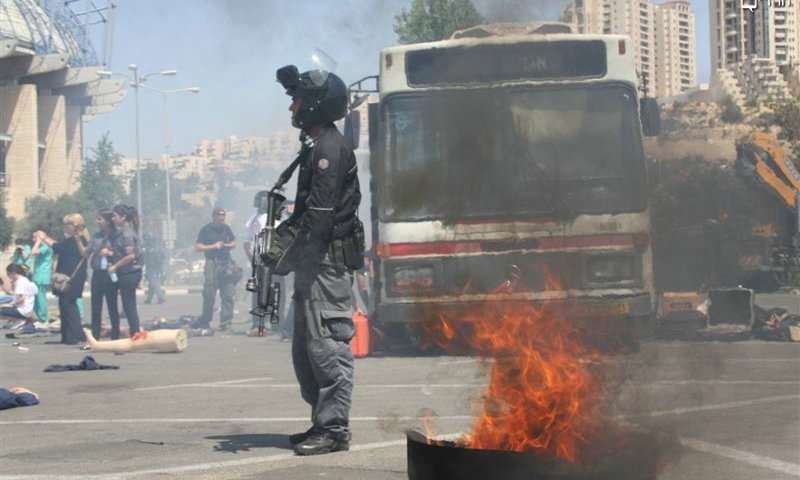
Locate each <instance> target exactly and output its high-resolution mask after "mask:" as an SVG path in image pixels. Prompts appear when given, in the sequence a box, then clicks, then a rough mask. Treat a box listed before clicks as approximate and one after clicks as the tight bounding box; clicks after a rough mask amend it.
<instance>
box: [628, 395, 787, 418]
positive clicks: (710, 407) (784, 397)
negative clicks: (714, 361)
mask: <svg viewBox="0 0 800 480" xmlns="http://www.w3.org/2000/svg"><path fill="white" fill-rule="evenodd" d="M798 399H800V395H779V396H776V397H766V398H756V399H753V400H742V401H738V402H723V403H714V404H711V405H698V406H696V407H682V408H674V409H672V410H661V411H655V412H642V413H635V414H627V415H626V414H623V415H617V418H635V417H663V416H666V415H682V414H684V413H694V412H705V411H710V410H722V409H725V408H736V407H749V406H750V405H758V404H759V403H773V402H782V401H784V400H798Z"/></svg>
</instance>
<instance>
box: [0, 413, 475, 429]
mask: <svg viewBox="0 0 800 480" xmlns="http://www.w3.org/2000/svg"><path fill="white" fill-rule="evenodd" d="M472 418H473V416H472V415H440V416H436V417H435V419H436V420H470V419H472ZM421 419H422V417H418V416H413V417H411V416H396V417H395V416H390V415H384V416H380V417H371V416H370V417H350V421H351V422H378V421H382V420H397V421H410V420H421ZM280 422H308V416H305V417H252V418H111V419H107V420H103V419H99V418H88V419H71V420H67V419H61V420H16V421H14V420H6V421H0V426H3V425H85V424H109V423H280Z"/></svg>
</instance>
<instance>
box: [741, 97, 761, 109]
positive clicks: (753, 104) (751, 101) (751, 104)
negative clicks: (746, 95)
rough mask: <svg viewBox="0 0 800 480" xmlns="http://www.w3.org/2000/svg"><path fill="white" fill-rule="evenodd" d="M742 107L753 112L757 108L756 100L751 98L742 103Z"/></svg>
mask: <svg viewBox="0 0 800 480" xmlns="http://www.w3.org/2000/svg"><path fill="white" fill-rule="evenodd" d="M744 106H745V108H749V109H751V110H755V109H756V108H758V99H756V98H755V97H753V98H751V99H749V100H747V101H746V102H744Z"/></svg>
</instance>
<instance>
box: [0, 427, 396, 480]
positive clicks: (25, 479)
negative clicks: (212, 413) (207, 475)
mask: <svg viewBox="0 0 800 480" xmlns="http://www.w3.org/2000/svg"><path fill="white" fill-rule="evenodd" d="M306 420H308V419H307V418H306ZM405 444H406V439H402V440H389V441H386V442H375V443H365V444H363V445H352V446H351V447H350V451H351V452H363V451H368V450H377V449H380V448H388V447H399V446H401V445H405ZM305 458H306V457H300V456H297V455H295V454H294V453H282V454H278V455H266V456H260V457H249V458H242V459H239V460H227V461H222V462H208V463H198V464H193V465H182V466H180V467H165V468H151V469H148V470H137V471H133V472H118V473H101V474H91V475H87V474H81V475H3V480H45V479H47V480H77V479H84V478H98V479H100V478H101V479H104V480H117V479H127V478H135V477H139V476H148V478H152V476H153V475H170V474H179V473H185V472H194V471H198V470H200V471H203V470H218V469H225V468H232V467H243V466H247V465H255V464H259V463H274V462H281V461H285V460H294V461H295V462H294V463H298V464H299V463H303V461H304V459H305Z"/></svg>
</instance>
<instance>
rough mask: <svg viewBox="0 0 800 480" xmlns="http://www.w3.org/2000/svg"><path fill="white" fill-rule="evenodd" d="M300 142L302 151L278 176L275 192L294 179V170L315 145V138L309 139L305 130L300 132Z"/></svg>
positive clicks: (273, 188) (273, 189)
mask: <svg viewBox="0 0 800 480" xmlns="http://www.w3.org/2000/svg"><path fill="white" fill-rule="evenodd" d="M300 144H301V147H300V152H298V154H297V158H295V159H294V160H293V161H292V163H290V164H289V166H288V167H286V170H284V171H283V173H281V174H280V175H279V176H278V181H277V182H275V186H274V187H272V191H273V192H276V191H278V190H280V189H282V188H283V186H284V185H285V184H286V182H288V181H289V180H291V179H292V175H294V171H295V170H296V169H297V166H298V165H300V162H301V161H303V159H304V158H305V157H306V155H307V154H308V152H309V151H310V150H311V148H312V147H313V140H309V139H308V137H307V136H306V134H305V132H303V133H301V134H300Z"/></svg>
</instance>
